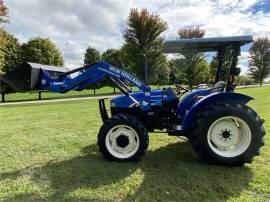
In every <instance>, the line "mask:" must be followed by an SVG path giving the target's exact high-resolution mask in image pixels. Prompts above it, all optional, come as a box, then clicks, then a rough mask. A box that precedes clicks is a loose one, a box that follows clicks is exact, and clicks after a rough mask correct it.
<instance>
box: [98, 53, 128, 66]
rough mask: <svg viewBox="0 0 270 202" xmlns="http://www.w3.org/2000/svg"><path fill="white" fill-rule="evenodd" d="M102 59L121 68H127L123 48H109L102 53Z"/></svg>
mask: <svg viewBox="0 0 270 202" xmlns="http://www.w3.org/2000/svg"><path fill="white" fill-rule="evenodd" d="M101 58H102V60H105V61H106V62H108V63H110V64H112V65H114V66H116V67H119V68H121V69H125V68H126V64H125V61H124V59H123V58H124V54H123V52H122V50H117V49H108V50H106V51H105V52H104V53H102V55H101Z"/></svg>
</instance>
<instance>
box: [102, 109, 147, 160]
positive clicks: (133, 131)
mask: <svg viewBox="0 0 270 202" xmlns="http://www.w3.org/2000/svg"><path fill="white" fill-rule="evenodd" d="M148 141H149V140H148V133H147V131H146V129H145V127H144V125H143V124H142V123H141V122H140V121H139V120H138V119H136V118H135V117H133V116H129V115H123V114H121V115H115V116H113V117H111V118H110V119H107V120H106V121H105V122H104V124H103V125H102V127H101V128H100V131H99V134H98V146H99V150H100V152H101V153H102V155H103V156H104V158H106V159H108V160H113V161H138V160H139V159H140V158H141V157H142V156H143V155H144V154H145V152H146V150H147V148H148Z"/></svg>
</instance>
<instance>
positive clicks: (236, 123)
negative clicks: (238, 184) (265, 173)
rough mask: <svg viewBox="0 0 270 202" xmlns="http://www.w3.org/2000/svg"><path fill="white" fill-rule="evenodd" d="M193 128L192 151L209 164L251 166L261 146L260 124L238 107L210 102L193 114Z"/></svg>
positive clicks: (261, 123) (252, 114)
mask: <svg viewBox="0 0 270 202" xmlns="http://www.w3.org/2000/svg"><path fill="white" fill-rule="evenodd" d="M193 128H194V130H193V131H192V132H191V134H190V140H191V143H192V145H193V147H194V150H195V151H196V153H197V154H198V155H199V157H200V158H201V159H202V160H204V161H205V162H207V163H209V164H219V165H230V166H241V165H243V164H244V163H251V162H252V161H253V158H254V156H255V155H259V150H260V147H261V146H263V145H264V141H263V136H264V135H265V130H264V128H263V121H262V120H261V119H260V118H259V117H258V115H257V114H256V113H255V112H254V111H253V110H252V109H251V108H249V107H248V106H246V105H242V104H234V103H213V104H212V105H209V106H207V107H205V108H204V109H203V110H202V111H200V112H199V113H198V114H197V116H196V121H195V124H194V126H193Z"/></svg>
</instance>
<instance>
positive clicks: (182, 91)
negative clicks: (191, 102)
mask: <svg viewBox="0 0 270 202" xmlns="http://www.w3.org/2000/svg"><path fill="white" fill-rule="evenodd" d="M174 85H175V87H176V94H177V95H178V96H181V95H183V94H185V93H186V92H189V91H190V90H189V89H188V88H185V87H183V86H181V85H180V84H174Z"/></svg>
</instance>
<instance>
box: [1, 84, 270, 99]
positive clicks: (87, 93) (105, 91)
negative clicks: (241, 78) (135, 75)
mask: <svg viewBox="0 0 270 202" xmlns="http://www.w3.org/2000/svg"><path fill="white" fill-rule="evenodd" d="M265 85H267V84H265ZM268 85H269V84H268ZM168 86H169V85H163V86H154V85H151V89H153V90H155V89H162V88H163V87H168ZM171 87H173V88H174V85H171ZM184 87H187V86H184ZM249 87H254V86H253V85H252V86H247V88H249ZM239 88H243V86H240V87H239ZM114 90H115V92H114ZM132 90H133V91H138V88H136V87H133V88H132ZM117 93H121V92H120V91H119V90H118V89H117V88H115V89H114V88H113V87H110V86H106V87H102V88H99V89H96V94H94V90H93V89H88V90H82V91H75V90H71V91H69V92H67V93H64V94H61V93H52V92H42V93H41V98H42V100H48V99H60V98H61V99H62V98H76V97H92V96H100V95H111V94H117ZM38 96H39V95H38V92H30V93H11V94H6V95H5V100H6V102H14V101H30V100H38Z"/></svg>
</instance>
